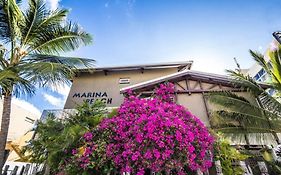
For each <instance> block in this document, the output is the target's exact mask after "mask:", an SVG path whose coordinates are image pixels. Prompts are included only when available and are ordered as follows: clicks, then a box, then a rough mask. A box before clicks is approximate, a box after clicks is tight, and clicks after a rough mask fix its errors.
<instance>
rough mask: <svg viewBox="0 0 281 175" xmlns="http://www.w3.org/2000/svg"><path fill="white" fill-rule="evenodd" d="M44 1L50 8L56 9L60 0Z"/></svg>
mask: <svg viewBox="0 0 281 175" xmlns="http://www.w3.org/2000/svg"><path fill="white" fill-rule="evenodd" d="M45 1H46V3H47V4H48V5H49V6H50V8H51V10H56V9H57V8H58V6H59V2H60V1H61V0H45Z"/></svg>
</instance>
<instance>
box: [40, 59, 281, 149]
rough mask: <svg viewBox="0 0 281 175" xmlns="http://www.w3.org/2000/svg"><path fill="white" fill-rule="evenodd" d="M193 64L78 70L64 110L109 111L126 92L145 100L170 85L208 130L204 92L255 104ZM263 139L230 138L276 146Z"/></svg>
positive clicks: (178, 99) (271, 140)
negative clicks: (98, 105) (88, 106)
mask: <svg viewBox="0 0 281 175" xmlns="http://www.w3.org/2000/svg"><path fill="white" fill-rule="evenodd" d="M192 63H193V62H192V61H186V62H173V63H159V64H147V65H131V66H119V67H99V68H95V69H84V70H79V72H78V73H77V74H76V76H75V77H74V78H73V80H72V86H71V89H70V92H69V95H68V97H67V100H66V103H65V106H64V110H65V111H68V110H71V109H74V108H75V107H76V106H77V105H78V104H81V103H82V102H83V101H86V102H88V103H94V102H95V101H96V100H101V101H103V102H104V103H105V104H106V106H107V107H108V108H117V107H119V106H120V105H121V104H122V102H123V99H124V96H123V93H124V92H125V91H126V90H128V89H131V90H134V91H135V92H136V93H137V94H139V95H141V96H144V97H145V96H149V95H150V94H151V93H152V91H153V89H154V88H155V87H157V86H158V85H159V84H161V83H165V82H172V83H174V85H175V88H176V97H175V102H176V103H178V104H180V105H183V106H184V107H186V108H187V109H188V110H189V111H191V112H192V113H193V114H194V115H196V116H197V117H198V118H199V119H200V120H201V121H202V122H203V123H204V124H205V125H206V126H207V127H210V128H212V125H211V123H210V118H211V117H212V111H214V110H216V109H218V108H219V107H218V106H216V105H214V104H212V103H210V102H209V101H208V100H207V99H206V95H205V94H206V93H209V92H213V91H231V92H235V93H236V94H239V95H241V96H243V97H245V98H247V99H248V100H251V101H253V102H255V99H254V98H253V97H252V96H251V95H250V94H249V93H247V92H243V91H241V89H239V88H237V87H234V86H233V84H232V82H231V79H230V78H229V77H227V76H224V75H217V74H212V73H206V72H199V71H193V70H191V67H192ZM45 115H46V112H45V114H44V113H43V116H45ZM59 115H61V112H59ZM257 135H258V134H257ZM277 135H278V136H279V134H277ZM264 136H265V137H263V138H265V139H263V140H258V139H255V134H252V135H250V134H249V136H248V138H249V140H248V141H246V140H245V137H239V139H233V138H232V140H231V141H232V143H233V144H235V145H249V144H250V145H257V146H260V145H277V141H276V140H275V138H274V136H273V135H272V134H271V133H264ZM243 138H244V139H243ZM280 140H281V137H279V141H280Z"/></svg>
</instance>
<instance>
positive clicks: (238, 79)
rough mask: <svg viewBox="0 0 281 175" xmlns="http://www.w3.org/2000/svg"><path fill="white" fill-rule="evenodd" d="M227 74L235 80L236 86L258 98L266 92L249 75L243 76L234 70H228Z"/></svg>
mask: <svg viewBox="0 0 281 175" xmlns="http://www.w3.org/2000/svg"><path fill="white" fill-rule="evenodd" d="M227 72H228V73H229V75H230V76H231V78H232V79H233V84H234V85H235V86H238V87H240V88H242V89H244V90H247V91H249V92H251V93H252V94H254V95H255V96H256V97H257V96H258V95H260V94H261V93H262V92H263V91H264V90H263V88H262V87H261V86H260V85H259V84H258V83H257V82H255V80H254V79H253V78H251V77H250V76H249V75H243V74H242V73H240V72H235V71H232V70H227Z"/></svg>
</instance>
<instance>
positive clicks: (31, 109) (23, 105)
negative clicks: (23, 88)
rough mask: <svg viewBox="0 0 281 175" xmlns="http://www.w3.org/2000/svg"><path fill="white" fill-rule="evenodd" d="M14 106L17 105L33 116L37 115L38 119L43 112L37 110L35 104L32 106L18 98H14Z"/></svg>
mask: <svg viewBox="0 0 281 175" xmlns="http://www.w3.org/2000/svg"><path fill="white" fill-rule="evenodd" d="M12 104H15V105H17V106H19V107H21V108H23V109H25V110H27V111H29V112H31V113H32V114H35V115H36V116H38V117H40V116H41V111H40V110H39V109H38V108H36V107H35V106H34V105H33V104H31V103H29V102H27V101H25V100H21V99H18V98H12Z"/></svg>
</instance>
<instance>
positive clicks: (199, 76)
mask: <svg viewBox="0 0 281 175" xmlns="http://www.w3.org/2000/svg"><path fill="white" fill-rule="evenodd" d="M186 79H188V80H196V81H198V80H199V81H201V82H205V83H218V84H221V85H225V86H230V87H234V86H233V83H232V78H231V77H230V76H226V75H219V74H213V73H206V72H200V71H193V70H184V71H181V72H177V73H174V74H170V75H167V76H163V77H160V78H156V79H152V80H148V81H145V82H141V83H138V84H134V85H132V86H128V87H125V88H122V89H120V93H124V92H126V91H127V90H128V89H131V90H139V89H143V88H152V87H154V86H155V85H157V84H160V83H164V82H167V81H170V82H177V81H181V80H186ZM259 84H260V85H261V86H262V87H263V88H269V87H270V86H269V85H267V84H264V83H259Z"/></svg>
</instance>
